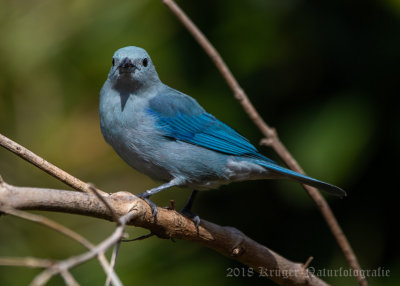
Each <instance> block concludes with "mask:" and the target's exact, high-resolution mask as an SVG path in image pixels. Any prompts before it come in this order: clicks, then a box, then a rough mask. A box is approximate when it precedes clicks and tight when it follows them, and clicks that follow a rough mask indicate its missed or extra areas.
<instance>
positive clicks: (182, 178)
mask: <svg viewBox="0 0 400 286" xmlns="http://www.w3.org/2000/svg"><path fill="white" fill-rule="evenodd" d="M100 125H101V131H102V133H103V136H104V138H105V140H106V141H107V142H108V143H109V144H110V145H111V146H112V147H113V148H114V150H115V151H116V152H117V153H118V155H119V156H121V157H122V159H124V160H125V161H126V162H127V163H128V164H129V165H130V166H131V167H133V168H135V169H136V170H138V171H140V172H142V173H144V174H146V175H148V176H150V177H151V178H153V179H154V180H157V181H162V182H164V184H162V185H161V186H159V187H156V188H154V189H151V190H147V191H145V192H143V193H142V194H140V195H139V196H140V197H141V198H143V199H145V200H146V201H147V202H148V203H149V204H150V206H151V207H152V210H153V214H154V215H156V214H157V208H156V206H155V204H154V203H153V202H151V201H150V199H149V197H150V196H151V195H154V194H156V193H158V192H160V191H162V190H165V189H168V188H171V187H174V186H177V187H185V188H190V189H192V190H193V192H192V195H191V197H190V199H189V201H188V203H187V205H186V207H185V208H184V212H185V213H187V214H189V215H190V214H191V213H190V208H191V205H192V203H193V199H194V197H195V195H196V194H197V191H198V190H208V189H215V188H218V187H219V186H220V185H222V184H228V183H231V182H235V181H244V180H258V179H289V180H294V181H297V182H300V183H304V184H307V185H310V186H314V187H316V188H319V189H322V190H325V191H327V192H329V193H331V194H333V195H336V196H345V195H346V193H345V192H344V191H343V190H342V189H340V188H339V187H336V186H333V185H331V184H328V183H325V182H322V181H319V180H316V179H313V178H310V177H308V176H305V175H302V174H299V173H296V172H294V171H292V170H289V169H286V168H284V167H281V166H279V165H278V164H277V163H275V162H274V161H272V160H270V159H268V158H267V157H265V156H264V155H262V154H260V153H259V152H258V151H257V149H256V148H255V147H254V146H253V145H252V144H251V143H250V142H249V140H247V139H246V138H245V137H243V136H242V135H240V134H239V133H238V132H236V131H235V130H233V129H232V128H231V127H229V126H228V125H226V124H225V123H223V122H221V121H220V120H218V119H217V118H215V117H214V116H213V115H211V114H210V113H207V112H206V111H205V110H204V109H203V108H202V107H201V106H200V105H199V104H198V103H197V101H196V100H195V99H193V98H192V97H190V96H188V95H186V94H184V93H182V92H179V91H177V90H175V89H173V88H171V87H169V86H167V85H165V84H163V83H162V82H161V80H160V79H159V77H158V74H157V72H156V69H155V67H154V65H153V62H152V60H151V58H150V56H149V55H148V54H147V52H146V51H145V50H144V49H142V48H139V47H133V46H131V47H124V48H121V49H119V50H117V51H116V52H115V54H114V56H113V58H112V67H111V70H110V72H109V74H108V78H107V80H106V82H105V83H104V85H103V87H102V89H101V92H100ZM192 219H195V222H196V223H198V222H199V220H198V217H194V215H193V217H192Z"/></svg>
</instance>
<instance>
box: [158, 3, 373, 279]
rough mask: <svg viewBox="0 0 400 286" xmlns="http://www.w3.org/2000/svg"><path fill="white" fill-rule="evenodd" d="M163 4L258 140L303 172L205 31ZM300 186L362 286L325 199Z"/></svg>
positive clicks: (174, 7)
mask: <svg viewBox="0 0 400 286" xmlns="http://www.w3.org/2000/svg"><path fill="white" fill-rule="evenodd" d="M163 3H164V4H165V5H166V6H167V7H168V8H169V9H170V10H171V11H172V12H173V13H174V15H175V16H176V17H177V18H178V19H179V20H180V21H181V23H182V24H183V25H184V26H185V27H186V29H187V30H188V32H189V33H190V34H191V35H192V36H193V37H194V38H195V40H196V41H197V42H198V44H199V45H200V46H201V47H202V48H203V50H204V51H205V53H206V54H207V55H208V56H209V57H210V59H211V60H212V61H213V62H214V64H215V66H216V67H217V69H218V70H219V72H220V73H221V75H222V77H223V78H224V79H225V81H226V83H227V84H228V86H229V87H230V88H231V90H232V92H233V95H234V97H235V98H236V99H237V100H238V101H239V103H240V104H241V105H242V107H243V109H244V111H245V112H246V113H247V115H248V116H249V117H250V118H251V119H252V121H253V122H254V124H255V125H256V126H257V127H258V129H259V130H260V131H261V133H262V134H263V136H264V137H265V138H264V139H263V140H261V143H262V144H264V145H267V146H270V147H271V148H272V149H273V150H274V151H275V152H276V153H277V154H278V156H279V157H280V158H281V159H282V161H283V162H285V164H286V165H287V166H288V167H289V168H290V169H292V170H294V171H296V172H298V173H301V174H304V171H303V169H302V168H301V167H300V165H299V164H298V162H297V161H296V160H295V159H294V157H293V156H292V155H291V154H290V152H289V151H288V150H287V148H286V147H285V145H284V144H283V143H282V142H281V141H280V139H279V136H278V133H277V132H276V130H275V129H274V128H272V127H270V126H269V125H268V124H267V123H266V122H265V121H264V120H263V118H262V117H261V116H260V114H259V113H258V111H257V109H256V108H255V107H254V105H253V104H252V103H251V101H250V100H249V98H248V96H247V95H246V93H245V92H244V90H243V89H242V88H241V86H240V85H239V83H238V82H237V80H236V78H235V77H234V76H233V74H232V72H231V71H230V69H229V68H228V66H227V64H226V63H225V62H224V60H223V59H222V57H221V55H220V54H219V53H218V51H217V50H216V49H215V48H214V46H213V45H212V44H211V42H210V41H209V40H208V39H207V38H206V37H205V36H204V34H203V33H202V32H201V31H200V29H199V28H198V27H197V26H196V25H195V24H194V23H193V21H192V20H190V18H189V17H188V16H187V15H186V14H185V13H184V12H183V11H182V9H181V8H180V7H179V6H178V5H177V4H176V3H175V2H174V1H173V0H163ZM303 187H304V189H305V190H306V191H307V193H308V195H309V196H310V197H311V199H312V200H313V201H314V203H315V204H316V206H317V208H318V209H319V211H320V212H321V214H322V216H323V218H324V219H325V221H326V223H327V224H328V227H329V229H330V230H331V232H332V234H333V236H334V237H335V239H336V241H337V243H338V244H339V246H340V248H341V249H342V252H343V254H344V256H345V257H346V260H347V262H348V263H349V265H350V267H351V268H352V269H353V270H354V272H355V273H357V276H356V278H357V281H358V283H359V284H360V285H361V286H368V281H367V280H366V278H365V277H362V275H361V273H362V271H361V266H360V264H359V262H358V259H357V256H356V254H355V252H354V251H353V248H352V247H351V245H350V242H349V241H348V240H347V238H346V236H345V234H344V232H343V230H342V228H341V227H340V225H339V223H338V221H337V219H336V217H335V215H334V214H333V212H332V210H331V208H330V207H329V205H328V203H327V202H326V200H325V199H324V197H323V196H322V195H321V194H320V193H319V191H318V189H316V188H314V187H311V186H308V185H303Z"/></svg>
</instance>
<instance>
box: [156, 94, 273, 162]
mask: <svg viewBox="0 0 400 286" xmlns="http://www.w3.org/2000/svg"><path fill="white" fill-rule="evenodd" d="M148 112H149V113H150V114H152V115H153V116H155V117H156V119H157V127H158V128H159V130H161V132H162V133H163V134H164V136H166V137H170V138H173V139H175V140H180V141H184V142H187V143H190V144H195V145H198V146H201V147H204V148H208V149H211V150H214V151H217V152H222V153H225V154H229V155H234V156H246V157H253V158H257V159H262V160H266V161H268V162H271V163H274V162H273V161H272V160H270V159H268V158H267V157H265V156H263V155H261V154H260V153H259V152H258V151H257V149H256V148H255V147H254V146H253V145H252V144H251V143H250V142H249V140H247V139H246V138H245V137H243V136H242V135H240V134H239V133H238V132H236V131H235V130H234V129H232V128H231V127H229V126H228V125H226V124H225V123H223V122H221V121H220V120H218V119H217V118H215V117H214V116H212V115H211V114H209V113H207V112H206V111H205V110H204V109H203V108H202V107H201V106H200V105H199V104H198V103H197V102H196V101H195V100H194V99H193V98H191V97H189V96H187V95H185V94H183V93H180V92H178V91H176V90H173V89H171V88H166V90H165V92H164V93H160V94H158V95H157V96H155V97H153V98H152V99H151V100H150V102H149V107H148Z"/></svg>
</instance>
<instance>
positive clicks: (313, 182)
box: [257, 160, 346, 197]
mask: <svg viewBox="0 0 400 286" xmlns="http://www.w3.org/2000/svg"><path fill="white" fill-rule="evenodd" d="M257 163H258V164H260V165H261V166H263V167H265V168H266V169H268V170H269V171H271V172H274V173H277V174H279V175H283V176H284V177H286V178H289V179H293V180H295V181H298V182H300V183H304V184H306V185H310V186H312V187H316V188H318V189H321V190H324V191H326V192H328V193H330V194H332V195H335V196H338V197H345V196H346V192H345V191H344V190H342V189H341V188H339V187H336V186H334V185H331V184H328V183H325V182H322V181H319V180H317V179H314V178H311V177H308V176H306V175H302V174H299V173H297V172H295V171H292V170H289V169H287V168H284V167H282V166H279V165H277V164H274V163H272V162H268V161H262V160H257Z"/></svg>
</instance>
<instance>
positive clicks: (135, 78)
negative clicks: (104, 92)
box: [108, 46, 160, 91]
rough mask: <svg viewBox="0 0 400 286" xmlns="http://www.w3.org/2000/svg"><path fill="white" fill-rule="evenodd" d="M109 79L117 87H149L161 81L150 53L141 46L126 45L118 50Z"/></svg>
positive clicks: (133, 88)
mask: <svg viewBox="0 0 400 286" xmlns="http://www.w3.org/2000/svg"><path fill="white" fill-rule="evenodd" d="M108 79H109V80H110V81H111V84H112V85H113V86H114V87H116V88H123V89H131V90H132V91H134V90H138V89H141V88H149V87H151V86H153V85H155V84H157V83H159V82H160V80H159V78H158V74H157V72H156V69H155V67H154V65H153V62H152V61H151V58H150V56H149V54H148V53H147V52H146V51H145V50H144V49H142V48H139V47H134V46H130V47H124V48H121V49H119V50H117V51H116V52H115V53H114V56H113V58H112V66H111V70H110V73H109V74H108Z"/></svg>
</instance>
